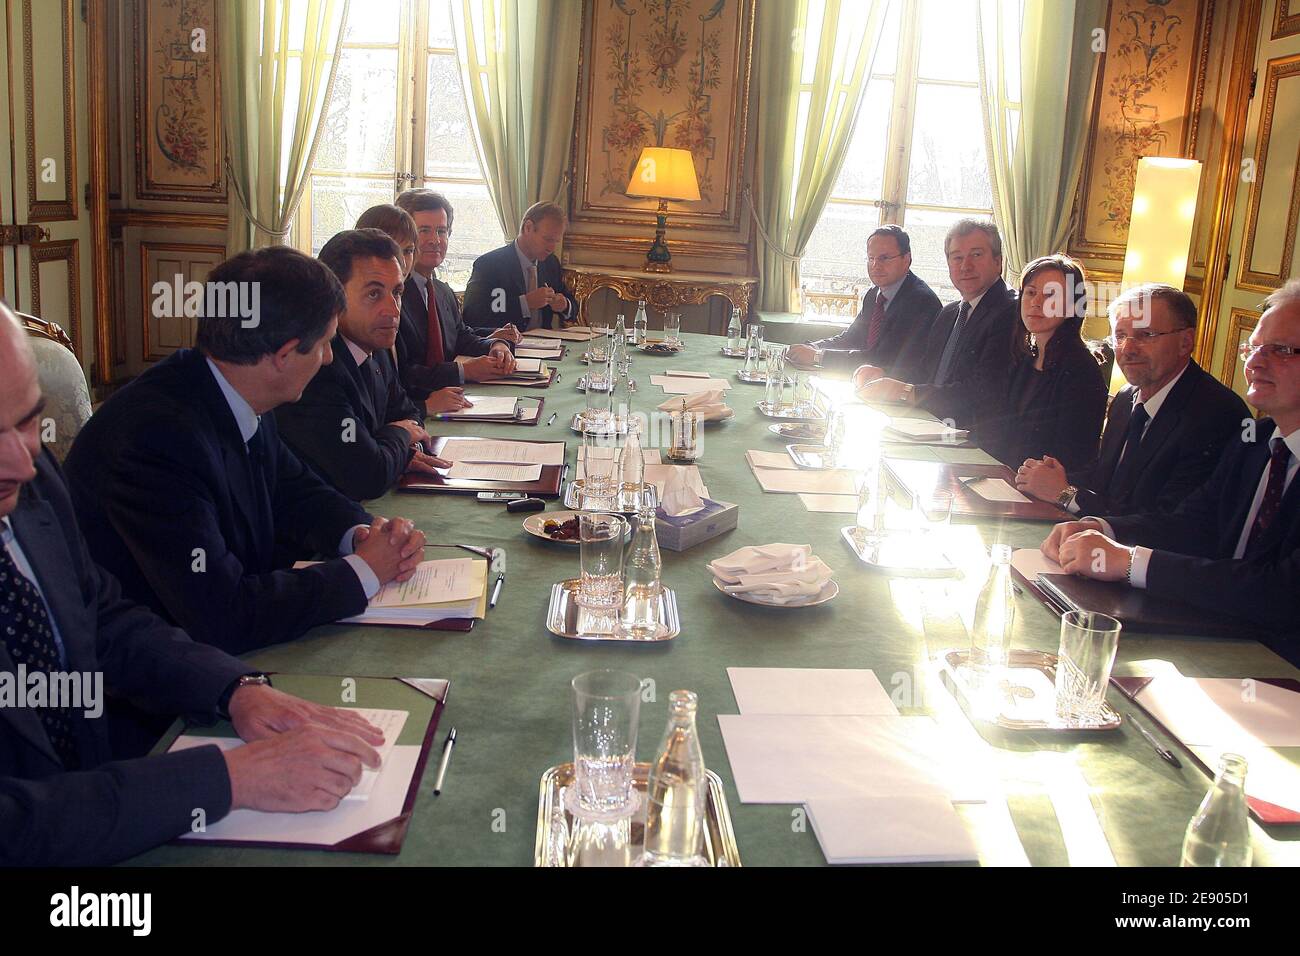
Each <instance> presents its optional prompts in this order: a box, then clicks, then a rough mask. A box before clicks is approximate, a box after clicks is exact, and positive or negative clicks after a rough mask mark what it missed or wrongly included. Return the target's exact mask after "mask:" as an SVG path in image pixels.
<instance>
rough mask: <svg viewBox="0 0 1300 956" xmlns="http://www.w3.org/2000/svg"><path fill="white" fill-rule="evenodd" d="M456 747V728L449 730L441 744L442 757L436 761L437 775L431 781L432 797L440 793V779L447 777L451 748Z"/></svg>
mask: <svg viewBox="0 0 1300 956" xmlns="http://www.w3.org/2000/svg"><path fill="white" fill-rule="evenodd" d="M455 746H456V728H455V727H453V728H451V732H450V733H448V734H447V739H446V740H444V741H443V742H442V757H441V758H440V759H439V760H438V775H437V777H435V778H434V781H433V795H434V796H435V797H436V796H438V795H439V794H440V793H442V778H443V777H445V776H447V763H448V762H449V761H450V760H451V748H452V747H455Z"/></svg>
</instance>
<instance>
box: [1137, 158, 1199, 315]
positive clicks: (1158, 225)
mask: <svg viewBox="0 0 1300 956" xmlns="http://www.w3.org/2000/svg"><path fill="white" fill-rule="evenodd" d="M1200 185H1201V164H1200V162H1198V161H1197V160H1195V159H1171V158H1167V157H1164V156H1144V157H1142V158H1141V159H1139V160H1138V168H1137V179H1136V181H1135V183H1134V186H1133V211H1132V216H1131V217H1130V220H1129V229H1128V248H1127V249H1126V250H1125V252H1124V279H1123V284H1124V287H1125V288H1132V287H1133V286H1135V285H1138V284H1140V283H1143V282H1161V283H1164V284H1165V285H1171V286H1173V287H1174V288H1175V289H1181V288H1182V287H1183V282H1184V281H1185V280H1186V278H1187V257H1188V254H1189V253H1190V252H1191V248H1192V224H1193V222H1194V221H1195V219H1196V193H1197V190H1198V189H1199V188H1200Z"/></svg>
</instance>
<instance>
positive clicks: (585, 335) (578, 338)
mask: <svg viewBox="0 0 1300 956" xmlns="http://www.w3.org/2000/svg"><path fill="white" fill-rule="evenodd" d="M600 334H601V333H599V332H596V331H594V330H592V329H586V328H574V329H532V330H531V331H530V332H529V333H528V337H529V338H539V339H565V340H567V341H569V342H586V341H588V340H589V339H594V338H595V337H596V336H597V335H600Z"/></svg>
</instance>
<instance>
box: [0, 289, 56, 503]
mask: <svg viewBox="0 0 1300 956" xmlns="http://www.w3.org/2000/svg"><path fill="white" fill-rule="evenodd" d="M44 408H45V400H44V399H43V398H42V397H41V385H40V381H39V380H38V379H37V377H36V356H35V355H34V354H33V353H32V346H31V343H30V342H29V341H28V340H27V333H26V332H25V331H24V330H23V327H22V323H20V322H19V321H18V317H17V316H16V315H14V314H13V312H12V311H11V310H10V309H9V307H8V306H7V305H5V304H4V302H0V518H3V517H4V516H6V515H8V514H9V513H10V512H12V511H13V510H14V508H15V507H16V506H17V504H18V493H19V491H21V490H22V486H23V485H24V484H26V483H27V482H29V481H31V480H32V479H33V478H35V477H36V467H35V461H36V456H37V455H38V454H40V451H41V431H40V428H41V412H42V411H43V410H44Z"/></svg>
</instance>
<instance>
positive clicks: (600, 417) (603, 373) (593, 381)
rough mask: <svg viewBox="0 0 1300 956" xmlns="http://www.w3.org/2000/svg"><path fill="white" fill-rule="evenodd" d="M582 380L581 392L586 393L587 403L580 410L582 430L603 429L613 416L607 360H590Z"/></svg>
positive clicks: (611, 391) (611, 390)
mask: <svg viewBox="0 0 1300 956" xmlns="http://www.w3.org/2000/svg"><path fill="white" fill-rule="evenodd" d="M584 382H585V385H584V387H583V392H584V393H585V395H586V400H587V405H586V407H585V408H584V409H583V412H582V419H583V430H584V431H587V430H591V429H596V430H600V429H603V428H604V427H605V426H607V425H610V424H612V423H611V419H612V417H613V416H612V413H611V411H610V407H611V402H612V401H613V389H611V388H610V387H609V385H610V368H609V362H608V361H605V362H603V363H599V364H598V363H596V362H592V363H591V364H590V365H588V366H587V374H586V376H585V377H584Z"/></svg>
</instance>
